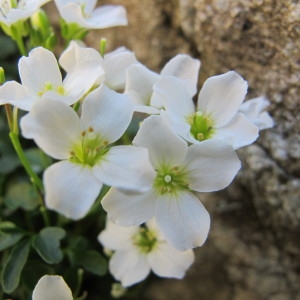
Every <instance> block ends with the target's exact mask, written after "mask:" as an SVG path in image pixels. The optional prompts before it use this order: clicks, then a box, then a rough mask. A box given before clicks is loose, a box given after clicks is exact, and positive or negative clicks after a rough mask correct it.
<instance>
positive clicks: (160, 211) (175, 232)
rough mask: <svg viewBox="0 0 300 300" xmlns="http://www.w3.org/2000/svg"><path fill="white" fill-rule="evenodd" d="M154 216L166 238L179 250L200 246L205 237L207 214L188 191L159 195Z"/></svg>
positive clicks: (207, 225) (208, 222)
mask: <svg viewBox="0 0 300 300" xmlns="http://www.w3.org/2000/svg"><path fill="white" fill-rule="evenodd" d="M155 217H156V221H157V225H158V227H159V229H160V230H161V231H162V233H163V235H164V236H165V238H166V240H167V241H168V242H169V243H170V244H171V245H172V246H173V247H175V248H176V249H178V250H180V251H184V250H188V249H191V248H194V247H199V246H202V245H203V243H204V242H205V240H206V238H207V235H208V232H209V227H210V217H209V214H208V212H207V211H206V209H205V208H204V206H203V205H202V203H201V202H200V201H199V199H198V198H197V197H196V196H195V195H194V194H192V193H190V192H180V193H178V194H177V195H176V196H173V197H172V196H170V195H169V196H163V197H160V199H159V200H158V201H157V207H156V216H155Z"/></svg>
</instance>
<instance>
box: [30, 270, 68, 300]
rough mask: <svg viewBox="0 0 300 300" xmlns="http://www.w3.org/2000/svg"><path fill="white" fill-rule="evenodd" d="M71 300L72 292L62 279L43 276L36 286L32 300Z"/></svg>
mask: <svg viewBox="0 0 300 300" xmlns="http://www.w3.org/2000/svg"><path fill="white" fill-rule="evenodd" d="M53 299H59V300H73V296H72V292H71V290H70V288H69V287H68V285H67V284H66V282H65V281H64V279H63V278H62V277H61V276H58V275H44V276H43V277H41V278H40V280H39V281H38V283H37V284H36V286H35V288H34V290H33V293H32V300H53Z"/></svg>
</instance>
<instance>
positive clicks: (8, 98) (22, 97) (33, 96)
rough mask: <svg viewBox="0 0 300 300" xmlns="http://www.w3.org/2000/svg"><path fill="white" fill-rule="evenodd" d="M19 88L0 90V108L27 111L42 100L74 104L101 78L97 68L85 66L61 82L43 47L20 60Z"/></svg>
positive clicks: (54, 62) (12, 83)
mask: <svg viewBox="0 0 300 300" xmlns="http://www.w3.org/2000/svg"><path fill="white" fill-rule="evenodd" d="M18 67H19V74H20V78H21V82H22V84H20V83H18V82H16V81H7V82H6V83H5V84H4V85H3V86H1V87H0V104H6V103H9V104H12V105H15V106H17V107H19V108H20V109H23V110H26V111H30V110H31V108H32V106H33V104H34V103H36V102H37V101H38V100H39V99H40V98H42V97H43V96H45V97H47V98H52V99H57V100H60V101H63V102H65V103H67V104H69V105H71V104H74V103H75V102H76V101H78V100H79V99H81V98H82V97H83V96H84V94H85V93H87V92H88V91H89V90H90V89H91V88H92V87H93V85H94V84H95V83H96V79H97V78H98V79H99V78H101V77H102V78H104V70H103V69H102V67H101V65H100V64H95V63H93V62H86V63H81V64H77V65H76V67H74V68H72V70H70V72H68V74H67V75H66V77H65V79H64V80H62V75H61V72H60V70H59V66H58V64H57V60H56V58H55V56H54V54H53V53H52V52H51V51H49V50H47V49H44V48H42V47H38V48H35V49H33V50H31V51H30V53H29V57H25V56H23V57H22V58H21V59H20V60H19V65H18Z"/></svg>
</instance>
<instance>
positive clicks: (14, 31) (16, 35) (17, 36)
mask: <svg viewBox="0 0 300 300" xmlns="http://www.w3.org/2000/svg"><path fill="white" fill-rule="evenodd" d="M11 37H12V39H13V40H14V41H15V42H16V43H17V46H18V49H19V51H20V54H21V55H24V56H25V55H27V50H26V47H25V44H24V40H23V38H22V35H21V32H20V26H18V25H12V26H11Z"/></svg>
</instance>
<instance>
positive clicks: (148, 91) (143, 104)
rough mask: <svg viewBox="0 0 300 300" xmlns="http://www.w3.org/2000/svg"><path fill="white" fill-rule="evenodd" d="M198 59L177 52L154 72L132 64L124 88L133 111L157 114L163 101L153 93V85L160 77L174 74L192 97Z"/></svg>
mask: <svg viewBox="0 0 300 300" xmlns="http://www.w3.org/2000/svg"><path fill="white" fill-rule="evenodd" d="M199 68H200V61H199V60H197V59H194V58H191V57H190V56H189V55H185V54H178V55H176V56H175V57H173V58H172V59H171V60H170V61H169V62H168V63H167V64H166V65H165V66H164V68H163V69H162V71H161V73H160V74H158V73H155V72H153V71H151V70H149V69H148V68H146V67H145V66H143V65H141V64H140V65H133V66H131V67H130V68H128V70H127V71H126V89H125V93H126V94H128V95H129V96H130V98H131V100H132V101H133V103H134V105H135V111H137V112H142V113H147V114H159V111H160V109H162V108H163V103H162V101H161V99H160V98H159V97H156V95H154V94H153V85H154V83H155V82H157V81H158V80H159V79H160V78H161V77H164V76H174V77H176V78H179V79H181V80H182V81H183V83H184V85H185V87H186V88H187V90H188V93H189V95H190V96H191V97H192V96H193V95H194V94H195V93H196V86H197V80H198V72H199Z"/></svg>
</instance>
